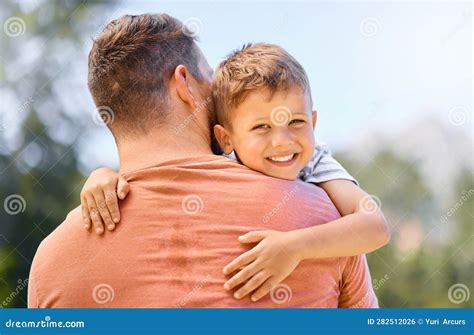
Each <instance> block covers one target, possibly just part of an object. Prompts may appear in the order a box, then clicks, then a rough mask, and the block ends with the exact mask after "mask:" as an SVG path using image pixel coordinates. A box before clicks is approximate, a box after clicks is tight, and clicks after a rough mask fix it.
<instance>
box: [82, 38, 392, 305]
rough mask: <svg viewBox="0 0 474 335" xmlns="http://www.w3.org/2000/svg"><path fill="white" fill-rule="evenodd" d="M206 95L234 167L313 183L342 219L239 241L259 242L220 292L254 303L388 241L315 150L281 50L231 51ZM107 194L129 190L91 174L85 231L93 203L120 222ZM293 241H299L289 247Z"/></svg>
mask: <svg viewBox="0 0 474 335" xmlns="http://www.w3.org/2000/svg"><path fill="white" fill-rule="evenodd" d="M213 97H214V102H215V107H216V111H217V122H218V124H217V125H215V127H214V134H215V137H216V139H217V141H218V143H219V146H220V147H221V148H222V150H223V152H224V153H225V154H226V155H231V154H232V153H233V154H235V157H236V159H237V160H238V161H239V162H240V163H242V164H244V165H246V166H247V167H249V168H251V169H253V170H256V171H259V172H261V173H264V174H266V175H269V176H272V177H275V178H281V179H288V180H294V179H296V178H300V179H302V180H303V181H305V182H308V183H314V184H317V185H318V186H320V187H322V188H323V189H324V190H325V191H326V192H327V194H328V195H329V197H330V198H331V200H332V202H333V203H334V204H335V206H336V207H337V209H338V210H339V212H340V214H341V216H342V217H341V218H340V219H338V220H335V221H333V222H329V223H327V224H324V225H319V226H314V227H310V228H305V229H299V230H294V231H289V232H280V231H272V230H264V231H253V232H249V233H247V234H245V235H243V236H240V237H239V241H240V242H242V243H257V242H258V244H257V245H256V246H255V247H254V248H252V249H250V250H249V251H247V252H245V253H244V254H242V255H240V256H239V257H237V258H236V259H235V260H233V261H232V262H231V263H229V264H228V265H226V266H225V267H224V270H223V271H224V274H226V275H228V274H234V275H233V276H232V278H230V279H229V280H228V281H227V282H226V283H225V285H224V288H225V289H227V290H231V289H234V288H236V287H237V286H239V285H241V287H240V288H239V289H238V290H237V291H236V292H235V293H234V297H235V298H236V299H241V298H243V297H245V296H247V295H248V294H250V293H253V294H252V296H251V299H252V300H253V301H257V300H259V299H260V298H262V297H263V296H264V295H266V294H267V293H268V292H269V291H270V290H271V289H272V288H273V287H275V286H276V284H278V283H280V282H281V281H283V280H284V279H285V278H286V277H287V276H288V275H290V274H291V272H293V270H294V269H295V268H296V266H297V265H298V264H299V262H301V261H302V260H304V259H311V258H322V257H344V256H353V255H358V254H362V253H367V252H370V251H373V250H375V249H378V248H380V247H382V246H383V245H385V244H386V243H388V241H389V239H390V233H389V231H388V228H387V225H386V222H385V218H384V216H383V214H382V213H381V211H380V209H379V208H378V206H377V204H376V203H375V202H374V200H372V199H371V198H370V196H369V195H367V194H366V193H365V192H364V191H362V190H361V189H360V188H359V187H358V186H357V183H356V181H355V180H354V178H352V177H351V176H350V175H349V174H348V173H347V172H346V171H345V170H344V168H343V167H342V166H341V165H339V163H337V162H336V161H335V160H334V159H333V158H332V157H331V155H330V152H329V150H328V148H327V147H326V146H324V145H320V144H315V139H314V132H313V131H314V127H315V123H316V112H314V111H312V99H311V93H310V87H309V80H308V78H307V75H306V73H305V71H304V69H303V68H302V66H301V65H300V64H299V63H298V62H297V61H296V60H295V59H294V58H293V57H292V56H291V55H289V54H288V53H287V52H286V51H285V50H284V49H282V48H281V47H279V46H276V45H271V44H264V43H260V44H255V45H246V46H244V47H243V48H242V49H241V50H238V51H235V52H234V53H233V54H232V55H230V56H229V57H228V58H227V59H226V60H225V61H223V62H222V63H221V64H220V65H219V66H218V68H217V70H216V73H215V76H214V81H213ZM111 190H112V192H111ZM113 191H116V192H117V194H118V198H119V199H124V198H125V196H126V195H127V193H128V185H127V182H126V181H125V179H124V178H123V177H121V176H119V175H118V174H117V173H116V172H115V171H113V170H110V169H99V170H96V171H95V172H94V173H93V174H91V176H90V177H89V179H88V181H87V182H86V184H85V185H84V188H83V190H82V193H81V201H82V207H83V211H84V220H85V227H86V228H87V229H89V228H90V226H91V219H90V217H89V212H90V213H91V214H92V215H95V219H98V218H99V213H98V211H97V209H95V208H94V206H93V205H92V206H91V203H92V204H98V206H97V207H98V209H99V212H100V215H101V216H102V219H103V220H104V222H106V223H107V228H108V229H109V230H113V229H114V227H115V224H114V223H118V222H119V220H120V216H119V210H118V201H117V197H116V194H115V193H114V192H113ZM104 194H108V195H107V196H106V197H104ZM87 199H89V200H90V201H87ZM91 199H93V200H91ZM295 210H298V209H297V208H295ZM112 218H113V220H112ZM112 221H113V222H114V223H112ZM264 221H265V220H264ZM264 223H266V222H264ZM95 228H96V232H97V233H98V234H101V233H103V231H104V229H103V227H102V225H101V224H100V225H96V227H95ZM295 240H298V241H304V242H303V243H301V244H299V245H296V246H295V245H294V243H292V241H295Z"/></svg>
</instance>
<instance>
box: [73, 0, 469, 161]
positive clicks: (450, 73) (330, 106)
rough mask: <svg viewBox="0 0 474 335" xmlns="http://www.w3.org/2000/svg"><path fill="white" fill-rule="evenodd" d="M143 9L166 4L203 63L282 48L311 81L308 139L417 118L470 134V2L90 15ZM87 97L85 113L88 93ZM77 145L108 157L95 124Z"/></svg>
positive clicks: (242, 4) (345, 138)
mask: <svg viewBox="0 0 474 335" xmlns="http://www.w3.org/2000/svg"><path fill="white" fill-rule="evenodd" d="M146 12H163V13H167V14H170V15H172V16H175V17H177V18H178V19H180V20H182V21H183V22H185V23H186V24H187V25H189V27H190V28H192V29H193V30H194V31H195V32H196V33H197V34H198V36H199V41H200V42H199V45H200V47H201V49H202V50H203V52H204V54H205V56H206V57H207V59H208V62H209V64H210V65H211V67H216V66H217V65H218V64H219V62H220V61H222V60H223V59H224V57H225V56H226V55H227V54H229V52H231V51H232V50H234V49H236V48H239V47H240V46H242V45H243V44H245V43H247V42H270V43H276V44H279V45H281V46H282V47H284V48H285V49H287V50H288V51H289V52H290V53H291V54H292V55H293V56H294V57H295V58H296V59H297V60H298V61H299V62H300V63H301V64H302V65H303V67H304V68H305V69H306V72H307V74H308V76H309V79H310V82H311V90H312V96H313V101H314V108H315V109H316V110H317V111H318V124H317V127H316V132H315V134H316V139H317V140H319V141H323V142H327V143H328V144H329V145H330V147H331V148H332V149H333V150H334V151H337V150H345V149H347V148H350V147H351V146H353V145H354V144H355V143H357V142H358V141H359V140H361V139H362V138H364V136H365V135H367V134H370V133H373V132H381V133H384V134H390V133H396V132H400V131H403V130H404V129H406V128H407V127H409V126H410V125H413V124H416V123H417V122H420V120H424V119H426V118H427V117H431V118H437V119H439V120H440V121H441V122H442V123H445V124H447V125H449V126H453V125H454V126H455V127H456V131H459V132H464V133H466V134H468V136H470V137H472V129H473V118H472V93H473V91H472V79H473V71H472V16H473V10H472V4H471V3H470V2H458V3H455V2H448V1H446V2H440V1H437V2H428V1H423V2H415V3H412V2H406V1H404V2H396V3H391V2H385V1H378V2H375V1H370V2H347V1H336V2H321V1H319V2H318V1H292V2H285V1H276V2H275V1H237V2H229V1H226V2H215V1H207V2H206V1H204V2H202V1H199V2H198V1H195V2H189V1H188V2H185V1H124V2H123V3H122V4H121V5H119V6H118V7H117V8H115V9H111V10H110V12H106V13H98V14H99V15H102V16H103V17H101V18H100V21H101V22H102V24H103V25H104V24H105V23H107V22H108V21H110V20H112V19H114V18H117V17H119V16H121V15H124V14H141V13H146ZM98 28H99V27H98ZM98 31H99V30H98ZM83 38H84V55H78V57H83V58H84V65H85V64H86V61H87V59H86V57H87V53H88V51H89V49H90V47H91V38H90V35H86V34H84V37H83ZM82 70H86V68H85V66H84V67H82V68H81V71H82ZM81 78H82V79H80V80H83V82H80V83H79V85H81V86H83V87H84V89H86V88H87V83H86V82H85V76H82V77H81ZM88 104H89V105H90V111H91V112H94V106H93V104H92V100H91V99H90V98H89V102H88ZM90 143H93V144H94V145H90ZM99 148H100V149H99ZM104 148H106V149H107V150H104ZM79 152H80V153H81V156H83V157H87V158H84V159H82V160H81V161H82V163H83V164H84V165H85V167H86V169H89V168H93V167H96V166H100V165H112V166H117V164H118V156H117V151H116V149H115V144H114V141H113V138H112V136H111V135H110V133H109V132H108V131H107V130H106V128H104V127H98V128H97V131H96V132H94V133H93V134H92V135H91V137H90V140H89V141H88V142H85V143H83V144H82V148H80V150H79ZM104 153H105V154H104ZM91 157H92V158H91Z"/></svg>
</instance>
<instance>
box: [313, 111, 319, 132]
mask: <svg viewBox="0 0 474 335" xmlns="http://www.w3.org/2000/svg"><path fill="white" fill-rule="evenodd" d="M317 120H318V112H317V111H316V110H314V111H313V130H314V127H316V121H317Z"/></svg>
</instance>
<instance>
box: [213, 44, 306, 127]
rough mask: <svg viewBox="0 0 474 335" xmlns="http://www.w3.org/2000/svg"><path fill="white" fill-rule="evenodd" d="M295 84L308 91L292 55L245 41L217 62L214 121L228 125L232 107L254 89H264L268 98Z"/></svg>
mask: <svg viewBox="0 0 474 335" xmlns="http://www.w3.org/2000/svg"><path fill="white" fill-rule="evenodd" d="M294 86H296V87H300V88H301V89H302V90H303V91H304V92H308V94H310V88H309V80H308V76H307V75H306V72H305V70H304V69H303V67H302V66H301V64H300V63H298V61H297V60H296V59H295V58H294V57H293V56H291V55H290V54H289V53H288V52H287V51H286V50H285V49H283V48H282V47H280V46H278V45H275V44H268V43H257V44H246V45H244V46H243V47H242V48H241V49H238V50H235V51H234V52H232V53H231V54H230V55H229V56H228V57H227V59H226V60H224V61H223V62H222V63H221V64H219V66H218V67H217V70H216V72H215V74H214V82H213V89H212V92H213V98H214V103H215V108H216V112H217V121H218V123H220V124H221V125H223V126H230V121H231V117H232V116H231V115H230V114H231V110H232V109H233V108H236V107H238V106H239V104H240V103H242V101H243V100H244V99H245V97H246V96H247V94H248V93H250V92H251V91H253V90H256V89H267V90H269V92H270V98H271V95H273V94H274V93H275V92H277V91H285V90H288V89H291V88H292V87H294ZM310 96H311V95H310Z"/></svg>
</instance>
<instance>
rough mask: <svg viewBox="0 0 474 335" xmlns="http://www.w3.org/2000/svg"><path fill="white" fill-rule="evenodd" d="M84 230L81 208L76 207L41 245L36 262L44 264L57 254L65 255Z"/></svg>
mask: <svg viewBox="0 0 474 335" xmlns="http://www.w3.org/2000/svg"><path fill="white" fill-rule="evenodd" d="M81 229H82V230H83V229H84V228H83V224H82V215H81V208H80V207H76V208H74V209H73V210H71V211H70V212H69V213H68V215H67V216H66V218H65V219H64V221H63V222H62V223H61V224H60V225H58V226H57V227H56V228H55V229H54V230H53V231H52V232H51V233H50V234H49V235H48V236H46V237H45V238H44V240H43V241H42V242H41V243H40V245H39V247H38V250H37V251H36V254H35V259H34V261H35V262H43V261H45V260H46V259H50V258H51V257H52V256H53V255H56V253H60V254H63V253H64V250H65V249H67V248H68V246H70V245H71V243H70V242H71V241H72V240H73V239H74V238H76V237H79V235H80V234H79V233H80V230H81Z"/></svg>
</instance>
